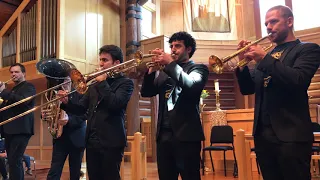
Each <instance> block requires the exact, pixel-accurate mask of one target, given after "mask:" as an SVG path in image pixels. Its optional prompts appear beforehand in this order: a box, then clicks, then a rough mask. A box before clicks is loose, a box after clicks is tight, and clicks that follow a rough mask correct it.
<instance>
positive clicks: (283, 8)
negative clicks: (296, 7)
mask: <svg viewBox="0 0 320 180" xmlns="http://www.w3.org/2000/svg"><path fill="white" fill-rule="evenodd" d="M273 10H277V11H280V12H281V15H282V17H283V18H289V17H292V18H293V13H292V10H291V9H290V8H289V7H288V6H283V5H278V6H274V7H272V8H270V9H269V10H268V11H267V12H269V11H273Z"/></svg>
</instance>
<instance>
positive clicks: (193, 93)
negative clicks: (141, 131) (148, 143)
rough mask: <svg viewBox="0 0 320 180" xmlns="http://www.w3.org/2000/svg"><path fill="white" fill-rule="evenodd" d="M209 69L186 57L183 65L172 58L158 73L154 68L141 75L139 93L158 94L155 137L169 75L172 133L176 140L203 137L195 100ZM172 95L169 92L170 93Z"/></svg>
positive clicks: (197, 102) (197, 101)
mask: <svg viewBox="0 0 320 180" xmlns="http://www.w3.org/2000/svg"><path fill="white" fill-rule="evenodd" d="M208 74H209V70H208V68H207V66H205V65H203V64H194V63H193V61H189V62H188V64H187V65H186V66H184V69H183V68H182V67H181V66H179V65H178V64H177V63H176V62H172V63H170V64H168V65H167V66H166V67H165V68H164V70H163V72H160V73H159V76H158V77H157V78H156V77H155V75H156V74H155V72H153V73H151V74H148V73H146V74H145V76H144V80H143V83H142V87H141V96H142V97H152V96H155V95H157V94H159V114H158V125H157V140H158V137H159V132H160V128H161V120H162V116H163V112H164V103H167V101H166V100H165V93H166V89H165V86H166V84H167V82H168V81H169V77H170V78H171V79H172V80H173V81H174V82H175V84H176V87H175V88H174V90H173V91H175V97H172V98H175V100H176V103H175V104H174V108H173V110H172V113H171V115H170V117H171V119H170V122H171V127H172V129H173V133H174V136H175V137H176V138H177V139H178V140H179V141H187V142H192V141H202V140H204V134H203V129H202V125H201V121H200V114H199V100H200V95H201V92H202V90H203V88H204V86H205V84H206V82H207V80H208ZM170 96H172V93H171V95H170Z"/></svg>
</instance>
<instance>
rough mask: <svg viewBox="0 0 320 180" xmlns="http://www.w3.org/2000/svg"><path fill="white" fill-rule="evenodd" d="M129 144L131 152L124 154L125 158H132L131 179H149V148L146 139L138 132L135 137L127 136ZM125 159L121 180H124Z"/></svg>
mask: <svg viewBox="0 0 320 180" xmlns="http://www.w3.org/2000/svg"><path fill="white" fill-rule="evenodd" d="M127 139H128V144H129V147H131V148H130V150H131V151H129V152H124V156H130V162H131V163H130V164H131V172H130V174H131V179H132V180H146V179H147V147H146V137H145V136H142V134H141V133H140V132H136V133H135V134H134V136H127ZM124 171H125V168H124V158H123V159H122V162H121V167H120V174H121V180H123V179H124Z"/></svg>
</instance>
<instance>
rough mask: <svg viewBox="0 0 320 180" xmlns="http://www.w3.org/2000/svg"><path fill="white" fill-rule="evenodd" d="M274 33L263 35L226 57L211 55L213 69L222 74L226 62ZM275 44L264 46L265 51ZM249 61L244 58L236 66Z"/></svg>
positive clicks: (210, 61) (210, 62) (244, 64)
mask: <svg viewBox="0 0 320 180" xmlns="http://www.w3.org/2000/svg"><path fill="white" fill-rule="evenodd" d="M271 35H272V33H269V34H268V35H267V36H265V37H262V38H260V39H258V40H256V41H254V42H252V43H250V44H248V45H246V46H245V47H243V48H241V49H239V50H238V51H236V52H234V53H233V54H231V55H228V56H226V57H224V58H219V57H218V56H216V55H211V56H210V57H209V65H210V67H211V68H212V71H213V72H215V73H216V74H222V72H223V69H224V64H225V63H227V62H228V61H230V60H231V59H233V58H234V57H236V56H238V55H239V54H240V53H242V52H244V51H246V50H247V49H248V48H250V47H251V46H252V45H256V44H258V43H260V42H261V41H263V40H265V39H267V38H269V37H270V36H271ZM272 46H273V44H272V43H271V44H270V45H269V46H267V47H265V48H264V51H267V50H269V49H270V48H271V47H272ZM248 63H249V61H248V60H247V59H242V60H240V61H239V62H238V63H237V65H236V66H235V67H234V68H236V67H244V66H246V65H247V64H248Z"/></svg>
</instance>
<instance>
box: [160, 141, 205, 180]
mask: <svg viewBox="0 0 320 180" xmlns="http://www.w3.org/2000/svg"><path fill="white" fill-rule="evenodd" d="M200 151H201V141H199V142H181V141H178V140H175V139H174V138H169V139H166V140H162V139H160V140H159V141H158V142H157V165H158V173H159V179H160V180H177V179H178V176H179V174H180V176H181V177H182V179H183V180H200V179H201V177H200Z"/></svg>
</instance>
